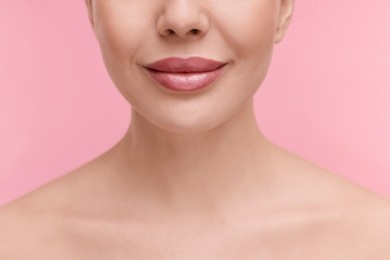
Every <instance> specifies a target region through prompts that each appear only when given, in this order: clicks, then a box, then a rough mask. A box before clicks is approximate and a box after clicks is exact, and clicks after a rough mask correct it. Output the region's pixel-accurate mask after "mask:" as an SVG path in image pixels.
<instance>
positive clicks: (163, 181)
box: [0, 0, 390, 260]
mask: <svg viewBox="0 0 390 260" xmlns="http://www.w3.org/2000/svg"><path fill="white" fill-rule="evenodd" d="M86 5H87V9H88V14H89V18H90V21H91V25H92V28H93V29H94V32H95V34H96V38H97V40H98V42H99V44H100V47H101V52H102V55H103V59H104V62H105V65H106V68H107V70H108V73H109V74H110V76H111V78H112V80H113V82H114V83H115V85H116V86H117V87H118V89H119V91H120V92H121V93H122V95H123V96H124V97H125V98H126V99H127V101H128V102H129V104H131V105H132V121H131V125H130V126H129V129H128V131H127V133H126V134H125V135H124V137H123V138H122V139H121V140H120V141H119V142H118V143H117V144H116V145H115V146H114V147H112V148H111V149H110V150H109V151H107V152H106V153H104V154H102V155H101V156H99V157H98V158H96V159H95V160H93V161H91V162H89V163H88V164H86V165H83V166H81V167H79V168H78V169H76V170H75V171H73V172H71V173H69V174H67V175H66V176H64V177H61V178H59V179H57V180H55V181H53V182H51V183H49V184H48V185H45V186H43V187H41V188H40V189H37V190H36V191H34V192H32V193H30V194H28V195H26V196H23V197H22V198H19V199H18V200H15V201H14V202H13V203H10V204H8V205H6V206H4V207H3V208H2V209H1V211H0V259H283V260H285V259H354V260H355V259H390V250H389V249H388V244H389V243H390V242H389V241H390V207H389V202H388V200H386V199H385V198H381V197H379V196H378V195H375V194H373V193H372V192H369V191H368V190H365V189H363V188H361V187H359V186H357V185H355V184H352V183H350V182H348V181H346V180H345V179H342V178H340V177H337V176H336V175H334V174H332V173H330V172H328V171H326V170H325V169H322V168H320V167H318V166H316V165H314V164H312V163H309V162H307V161H305V160H303V159H302V158H300V157H298V156H296V155H294V154H291V153H290V152H288V151H286V150H284V149H283V148H281V147H278V146H277V145H275V144H274V143H272V142H271V141H270V140H268V139H267V138H266V137H265V136H264V135H263V134H262V132H261V130H260V128H259V126H258V125H257V123H256V119H255V114H254V110H253V95H254V94H255V92H256V91H257V90H258V88H259V86H260V85H261V83H262V82H263V80H264V78H265V76H266V74H267V70H268V68H269V65H270V62H271V57H272V51H273V46H274V44H277V43H279V42H280V41H281V40H282V39H283V36H284V35H285V33H286V30H287V28H288V25H289V23H290V21H291V18H292V14H293V6H294V0H261V1H259V0H245V1H224V3H223V5H222V6H221V1H212V0H201V1H192V0H165V1H162V0H147V1H146V0H132V1H123V0H110V1H103V0H86Z"/></svg>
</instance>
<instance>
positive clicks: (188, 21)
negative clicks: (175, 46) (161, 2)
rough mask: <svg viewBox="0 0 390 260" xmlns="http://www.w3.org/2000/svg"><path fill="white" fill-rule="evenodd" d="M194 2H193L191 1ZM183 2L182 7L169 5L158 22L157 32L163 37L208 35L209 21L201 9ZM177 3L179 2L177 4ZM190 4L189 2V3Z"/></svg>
mask: <svg viewBox="0 0 390 260" xmlns="http://www.w3.org/2000/svg"><path fill="white" fill-rule="evenodd" d="M191 1H192V0H191ZM183 2H185V1H181V2H180V3H181V5H174V4H171V5H167V6H166V8H165V12H164V13H163V14H162V15H161V16H160V18H159V19H158V22H157V30H158V32H159V34H160V35H162V36H165V37H166V36H177V37H180V38H186V37H195V36H196V37H202V36H203V35H204V34H206V33H207V31H208V28H209V21H208V19H207V17H206V16H204V15H203V14H202V13H201V12H200V11H199V8H196V7H194V6H188V5H189V4H186V3H184V4H183ZM176 3H177V2H176ZM187 3H189V1H187Z"/></svg>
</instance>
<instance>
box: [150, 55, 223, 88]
mask: <svg viewBox="0 0 390 260" xmlns="http://www.w3.org/2000/svg"><path fill="white" fill-rule="evenodd" d="M226 64H227V63H224V62H219V61H214V60H211V59H205V58H200V57H190V58H185V59H183V58H176V57H172V58H168V59H163V60H159V61H157V62H154V63H151V64H149V65H147V66H145V68H146V69H147V71H148V73H149V75H150V76H151V77H152V78H153V79H154V80H155V81H156V82H157V83H158V84H159V85H161V86H163V87H165V88H168V89H171V90H176V91H193V90H198V89H202V88H205V87H207V86H209V85H211V84H212V83H213V82H214V81H216V80H217V79H218V78H219V77H220V76H221V74H222V73H223V71H224V68H225V67H226V66H225V65H226Z"/></svg>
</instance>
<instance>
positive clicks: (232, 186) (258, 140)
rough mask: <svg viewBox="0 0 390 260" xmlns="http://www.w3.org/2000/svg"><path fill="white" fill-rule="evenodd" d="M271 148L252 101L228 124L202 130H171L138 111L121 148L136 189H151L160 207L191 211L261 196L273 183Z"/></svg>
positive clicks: (123, 169) (124, 169)
mask: <svg viewBox="0 0 390 260" xmlns="http://www.w3.org/2000/svg"><path fill="white" fill-rule="evenodd" d="M271 151H272V144H271V142H270V141H268V140H267V139H266V138H265V137H264V136H263V135H262V133H261V131H260V129H259V128H258V126H257V122H256V118H255V114H254V111H253V107H252V103H251V102H250V104H248V106H247V107H245V108H244V109H243V110H241V111H240V112H239V113H237V114H236V115H235V116H234V117H233V118H231V119H230V120H229V121H227V122H225V123H224V124H222V125H219V126H218V127H216V128H213V129H210V130H209V131H205V132H196V133H180V134H178V133H173V132H168V131H166V130H163V129H161V128H158V127H157V126H155V125H153V124H151V123H150V122H148V121H147V120H146V119H145V118H143V117H142V116H141V115H140V114H138V113H137V112H135V111H134V110H133V113H132V120H131V125H130V127H129V129H128V132H127V133H126V134H125V136H124V138H123V139H122V140H121V142H119V144H118V145H117V147H116V152H118V153H120V155H121V158H124V161H123V162H124V163H123V164H120V165H122V166H121V170H120V172H121V174H122V175H127V176H131V178H130V179H131V183H132V184H134V185H132V191H133V192H134V190H137V192H138V191H139V192H140V193H145V192H149V193H148V196H152V197H153V200H154V201H158V203H159V205H165V208H169V209H170V210H174V211H175V212H180V213H189V214H194V212H197V211H198V212H203V213H215V212H218V213H220V212H221V211H222V210H226V209H227V208H232V207H231V205H232V203H237V205H242V204H243V203H245V202H248V203H249V201H250V199H255V198H256V196H258V194H259V193H258V191H259V190H265V189H266V187H267V185H269V182H270V181H269V180H270V175H271V174H270V173H271V169H270V166H271ZM263 188H264V189H263ZM257 199H258V198H257ZM226 203H228V204H229V206H228V205H226Z"/></svg>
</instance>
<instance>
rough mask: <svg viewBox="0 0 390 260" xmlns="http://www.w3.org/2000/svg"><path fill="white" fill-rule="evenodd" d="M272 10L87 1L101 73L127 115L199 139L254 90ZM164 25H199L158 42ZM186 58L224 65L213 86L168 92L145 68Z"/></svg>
mask: <svg viewBox="0 0 390 260" xmlns="http://www.w3.org/2000/svg"><path fill="white" fill-rule="evenodd" d="M279 5H280V4H279V1H275V0H242V1H235V0H227V1H223V4H222V5H221V1H217V0H200V1H190V0H188V1H175V0H171V1H168V0H166V1H165V0H129V1H125V0H110V1H106V0H95V1H94V2H93V14H94V28H95V32H96V36H97V39H98V41H99V44H100V48H101V52H102V55H103V60H104V63H105V66H106V68H107V71H108V72H109V74H110V77H111V79H112V81H113V82H114V84H115V85H116V86H117V88H118V90H119V91H120V92H121V94H122V95H123V96H124V97H125V99H126V100H127V101H128V102H129V103H130V104H131V106H132V108H133V109H134V110H135V111H137V112H138V113H139V114H140V115H142V116H143V117H144V118H146V119H147V120H148V121H149V122H151V123H152V124H154V125H156V126H158V127H159V128H163V129H165V130H168V131H170V132H200V131H206V130H209V129H212V128H214V127H217V126H218V125H220V124H222V123H224V122H226V121H227V120H229V119H230V118H232V117H233V116H234V115H235V114H236V113H237V112H238V111H239V110H241V109H243V108H244V106H246V105H248V101H250V99H251V98H252V97H253V95H254V94H255V92H256V91H257V90H258V88H259V86H260V85H261V84H262V82H263V80H264V78H265V76H266V73H267V70H268V68H269V65H270V61H271V56H272V50H273V45H274V37H275V30H276V29H275V28H276V23H277V13H278V9H279ZM191 17H192V18H191ZM194 17H195V18H194ZM164 19H165V20H164ZM201 19H203V20H201ZM168 20H169V21H170V24H169V26H171V29H172V30H173V31H175V28H176V29H179V28H181V27H180V25H182V24H189V23H191V22H192V23H193V28H197V26H198V24H197V23H199V24H200V23H203V24H202V27H201V29H202V33H203V35H202V36H196V35H190V34H188V35H185V36H184V37H183V35H182V36H181V37H179V36H178V35H175V34H170V35H168V34H165V35H163V34H162V30H161V27H158V24H159V26H162V27H164V26H165V25H166V28H170V27H169V26H168V24H164V23H167V22H166V21H168ZM164 21H165V22H164ZM189 28H191V27H189ZM193 56H197V57H204V58H208V59H213V60H217V61H223V62H225V63H227V64H226V65H225V66H224V68H223V72H222V73H221V75H219V76H218V77H217V78H216V80H215V81H213V82H212V83H210V84H209V85H207V86H206V87H204V88H202V89H198V90H194V91H175V90H171V89H168V88H166V87H164V86H162V85H161V84H159V83H158V82H156V81H155V80H154V79H153V78H152V77H151V76H150V74H149V71H148V70H147V69H146V68H145V65H147V64H149V63H151V62H154V61H157V60H160V59H163V58H168V57H193Z"/></svg>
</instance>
